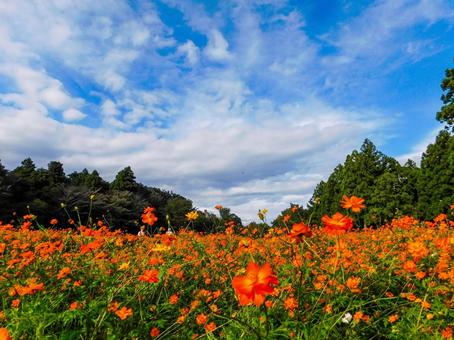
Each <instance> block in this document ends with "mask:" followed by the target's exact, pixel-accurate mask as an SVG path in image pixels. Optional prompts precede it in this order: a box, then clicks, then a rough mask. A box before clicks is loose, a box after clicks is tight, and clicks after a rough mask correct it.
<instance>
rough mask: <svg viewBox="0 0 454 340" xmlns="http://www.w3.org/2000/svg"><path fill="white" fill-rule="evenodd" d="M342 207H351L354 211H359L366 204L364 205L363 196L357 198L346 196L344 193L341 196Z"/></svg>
mask: <svg viewBox="0 0 454 340" xmlns="http://www.w3.org/2000/svg"><path fill="white" fill-rule="evenodd" d="M341 204H342V208H344V209H351V210H352V211H353V212H354V213H359V212H360V211H361V210H362V209H364V208H365V207H366V206H365V205H364V198H359V197H356V196H351V197H350V198H348V197H347V196H346V195H344V197H342V201H341Z"/></svg>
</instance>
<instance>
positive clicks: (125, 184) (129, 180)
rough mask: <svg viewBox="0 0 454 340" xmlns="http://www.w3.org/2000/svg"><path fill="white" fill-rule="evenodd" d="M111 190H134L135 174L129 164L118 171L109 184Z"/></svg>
mask: <svg viewBox="0 0 454 340" xmlns="http://www.w3.org/2000/svg"><path fill="white" fill-rule="evenodd" d="M110 187H111V189H112V190H120V191H121V190H125V191H129V192H135V191H136V190H137V188H138V185H137V182H136V176H135V175H134V172H133V171H132V169H131V167H130V166H127V167H126V168H124V169H123V170H121V171H119V172H118V174H117V176H116V177H115V180H114V181H113V182H112V183H111V185H110Z"/></svg>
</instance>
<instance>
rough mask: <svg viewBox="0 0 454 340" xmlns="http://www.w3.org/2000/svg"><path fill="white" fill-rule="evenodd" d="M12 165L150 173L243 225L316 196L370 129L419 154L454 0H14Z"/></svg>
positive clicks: (2, 56)
mask: <svg viewBox="0 0 454 340" xmlns="http://www.w3.org/2000/svg"><path fill="white" fill-rule="evenodd" d="M0 51H2V53H0V130H1V131H2V133H1V134H0V158H1V160H2V163H3V164H5V165H6V166H7V167H8V168H14V167H16V166H17V165H18V164H19V163H20V161H21V160H22V159H24V158H25V157H29V156H30V157H32V158H33V159H34V160H35V162H36V163H37V164H38V165H39V166H46V164H47V163H48V162H49V161H50V160H60V161H62V162H63V163H64V165H65V169H66V172H67V173H69V172H71V171H74V170H81V169H82V168H84V167H87V168H89V169H98V170H99V171H100V173H101V174H102V175H103V176H104V177H105V178H106V179H109V180H110V179H112V178H113V176H114V175H115V174H116V172H117V171H118V170H120V169H122V168H123V167H125V166H127V165H131V166H132V167H133V169H134V171H135V173H136V176H137V178H138V180H139V181H141V182H143V183H145V184H148V185H153V186H158V187H162V188H165V189H169V190H173V191H176V192H178V193H181V194H183V195H185V196H187V197H189V198H191V199H192V200H193V201H194V204H195V205H196V206H197V207H199V208H202V209H203V208H208V209H212V207H213V206H214V205H216V204H222V205H224V206H229V207H231V208H232V210H233V211H234V212H237V213H238V214H239V215H240V216H241V217H243V218H244V219H245V220H250V219H253V218H254V217H255V215H256V212H257V210H258V209H260V208H268V209H270V212H271V215H272V216H273V215H275V214H276V213H278V212H279V211H280V210H282V209H283V208H285V207H286V206H288V204H289V203H290V202H293V203H305V202H306V201H307V200H308V199H309V198H310V196H311V193H312V190H313V188H314V186H315V185H316V184H317V183H318V182H319V181H320V180H321V179H325V178H326V177H327V176H328V175H329V173H330V172H331V171H332V169H333V168H334V167H335V166H336V165H337V164H338V163H340V162H343V161H344V159H345V156H346V155H347V154H348V153H350V152H351V151H352V150H353V149H355V148H359V147H360V145H361V143H362V141H363V140H364V138H370V139H372V141H374V143H375V144H376V145H377V146H378V148H379V149H380V150H382V151H384V152H385V153H387V154H389V155H391V156H394V157H397V158H398V159H399V160H401V161H404V160H405V159H407V158H412V159H415V160H417V159H418V157H419V156H420V154H421V152H422V151H423V150H424V149H425V147H426V145H427V144H428V143H430V142H431V141H432V140H433V139H434V136H435V135H436V133H437V131H438V130H439V129H440V128H441V126H440V124H439V123H438V122H436V120H435V119H434V117H435V113H436V111H437V110H438V109H439V107H440V105H441V102H440V95H441V90H440V81H441V79H442V78H443V74H444V70H445V69H446V68H448V67H452V66H453V63H452V60H453V58H454V3H453V2H452V1H442V0H425V1H424V0H412V1H403V0H383V1H346V0H339V1H334V0H329V1H328V0H317V1H315V0H314V1H285V0H254V1H211V0H210V1H189V0H184V1H177V0H160V1H149V0H144V1H132V0H130V1H120V0H102V1H88V0H79V1H70V0H68V1H57V0H55V1H50V0H49V1H45V2H40V1H31V0H24V1H21V0H17V1H3V2H1V3H0Z"/></svg>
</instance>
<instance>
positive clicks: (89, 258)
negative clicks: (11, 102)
mask: <svg viewBox="0 0 454 340" xmlns="http://www.w3.org/2000/svg"><path fill="white" fill-rule="evenodd" d="M340 204H341V205H340V206H339V211H338V212H337V213H335V214H334V215H332V216H328V215H325V216H324V217H323V219H322V224H321V225H320V226H317V225H314V224H310V223H309V222H308V221H305V220H303V218H301V217H300V216H298V209H296V208H294V209H291V210H290V213H289V215H287V216H285V218H284V220H283V223H282V225H280V226H279V227H275V228H272V227H268V228H265V229H263V230H257V228H254V229H252V228H248V227H240V226H238V225H235V224H234V223H229V224H228V226H227V227H226V228H225V231H223V232H219V233H210V234H204V233H198V232H194V231H192V230H191V223H193V222H194V221H195V220H196V219H197V218H198V214H197V212H196V211H193V212H190V213H188V214H187V220H188V225H187V226H186V228H182V229H181V230H180V231H179V232H178V233H172V232H171V230H170V229H169V230H168V231H167V232H163V233H151V230H152V229H151V226H152V225H153V224H154V223H155V222H156V221H157V219H156V216H155V215H154V209H153V208H152V207H148V208H147V209H145V211H144V212H143V214H142V216H141V220H142V222H143V225H144V226H145V236H137V235H133V234H127V233H122V232H121V231H119V230H117V231H110V230H109V228H108V227H107V226H106V225H104V224H103V222H102V221H98V222H97V223H93V225H91V226H90V227H88V226H84V225H80V224H79V225H78V224H77V223H76V224H75V225H74V226H72V227H71V228H67V229H62V228H60V229H55V228H53V226H55V225H56V224H57V222H58V221H55V220H52V221H50V222H49V226H48V228H44V227H43V226H42V225H40V224H39V223H37V222H36V221H35V216H34V215H32V214H29V215H26V216H23V217H22V218H20V219H17V220H16V222H15V223H8V224H2V225H0V268H1V270H0V292H1V304H0V339H2V340H3V339H32V338H35V339H146V338H152V339H167V338H172V339H188V338H192V339H198V338H205V339H215V338H226V339H343V338H349V339H366V338H367V339H372V338H389V339H441V338H445V339H449V338H452V334H453V327H454V308H453V307H454V300H453V293H454V286H453V284H454V268H453V259H452V254H453V247H454V235H453V233H452V227H453V226H454V218H453V217H454V206H452V207H451V211H450V213H449V214H441V215H439V216H437V217H436V218H435V219H434V220H432V221H419V220H417V219H415V218H413V217H410V216H403V217H400V218H395V219H393V220H392V222H391V223H389V224H386V225H383V226H381V227H379V228H364V227H363V228H359V225H357V223H356V220H357V217H358V216H359V215H360V214H361V213H362V211H364V210H365V209H367V207H366V205H367V202H364V200H363V199H361V198H358V197H355V196H353V197H346V196H344V198H343V200H342V202H340ZM218 208H219V207H218ZM260 213H261V214H262V215H263V214H266V211H261V212H260ZM290 219H292V220H295V219H297V220H298V221H299V222H297V223H291V224H290V223H289V220H290Z"/></svg>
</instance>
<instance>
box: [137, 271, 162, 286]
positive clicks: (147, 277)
mask: <svg viewBox="0 0 454 340" xmlns="http://www.w3.org/2000/svg"><path fill="white" fill-rule="evenodd" d="M158 274H159V272H158V271H157V270H156V269H151V270H145V271H144V272H143V274H142V275H140V276H139V281H144V282H149V283H153V282H159V278H158Z"/></svg>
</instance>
